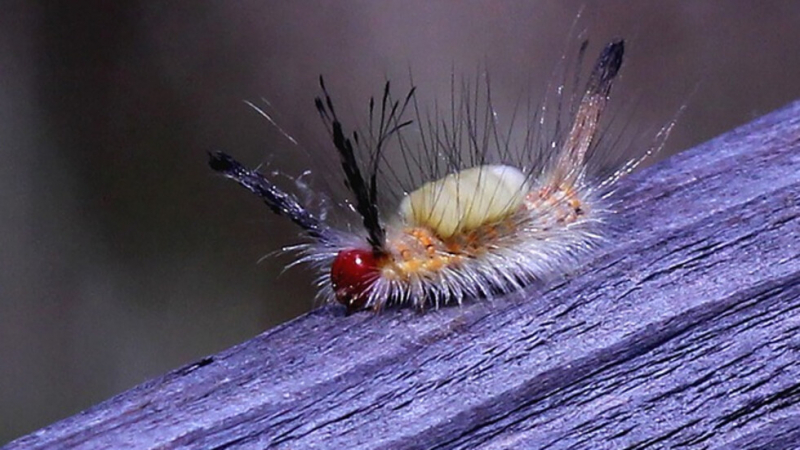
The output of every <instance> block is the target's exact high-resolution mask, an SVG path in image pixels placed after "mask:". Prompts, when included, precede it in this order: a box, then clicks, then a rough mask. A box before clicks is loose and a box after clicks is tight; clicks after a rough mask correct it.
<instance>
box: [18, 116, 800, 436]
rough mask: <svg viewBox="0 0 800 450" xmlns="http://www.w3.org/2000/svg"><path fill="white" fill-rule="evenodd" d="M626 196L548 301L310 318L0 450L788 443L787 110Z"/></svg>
mask: <svg viewBox="0 0 800 450" xmlns="http://www.w3.org/2000/svg"><path fill="white" fill-rule="evenodd" d="M621 189H622V190H623V191H624V194H622V201H623V202H624V204H626V205H627V206H625V207H624V208H625V209H624V212H622V213H620V214H619V215H618V219H619V221H618V223H617V224H616V227H615V229H616V231H615V232H614V233H613V235H612V236H611V242H610V244H609V246H608V247H607V249H606V252H605V253H603V254H602V255H600V256H599V257H598V259H596V260H595V261H594V262H593V263H591V264H590V265H588V266H587V267H585V268H583V269H582V270H581V272H580V273H576V274H573V276H571V277H570V278H569V279H567V280H562V281H561V282H560V283H558V284H556V285H553V286H549V287H548V288H547V289H544V288H538V289H537V288H532V289H530V290H529V291H528V292H524V293H520V294H518V295H512V296H508V297H506V298H502V299H497V300H494V301H478V302H474V303H471V304H468V305H465V306H463V307H451V308H445V309H442V310H439V311H431V312H428V313H425V314H419V313H416V312H414V311H410V310H402V311H388V312H385V313H383V314H380V315H374V314H370V313H360V314H356V315H353V316H350V317H345V316H344V315H343V314H342V311H341V310H340V309H338V308H335V307H328V308H323V309H319V310H317V311H314V312H312V313H310V314H307V315H305V316H303V317H301V318H299V319H297V320H294V321H292V322H290V323H287V324H284V325H282V326H279V327H277V328H275V329H272V330H269V331H267V332H266V333H264V334H262V335H260V336H257V337H255V338H254V339H252V340H250V341H248V342H245V343H243V344H241V345H238V346H236V347H234V348H231V349H229V350H227V351H224V352H221V353H219V354H217V355H214V356H210V357H208V358H205V359H202V360H200V361H197V362H196V363H194V364H191V365H188V366H186V367H183V368H181V369H178V370H175V371H173V372H171V373H168V374H166V375H164V376H163V377H161V378H158V379H155V380H152V381H149V382H147V383H145V384H143V385H141V386H139V387H136V388H134V389H131V390H130V391H128V392H125V393H122V394H120V395H118V396H116V397H114V398H112V399H110V400H108V401H106V402H104V403H101V404H99V405H97V406H95V407H93V408H91V409H89V410H87V411H85V412H83V413H81V414H78V415H76V416H74V417H71V418H68V419H66V420H63V421H61V422H58V423H55V424H53V425H51V426H49V427H47V428H44V429H42V430H40V431H38V432H36V433H33V434H31V435H29V436H25V437H23V438H21V439H19V440H17V441H14V442H12V443H10V444H9V445H8V446H7V447H5V448H6V449H8V450H11V449H15V450H16V449H34V448H86V449H89V448H103V449H105V448H202V449H211V448H215V449H217V448H226V449H227V448H264V447H270V448H286V449H290V448H291V449H301V448H341V449H355V448H365V449H379V448H479V447H480V448H548V449H567V448H595V449H597V448H629V449H638V448H679V447H680V448H745V447H746V448H752V447H755V446H757V447H769V448H790V447H791V448H799V447H800V333H799V331H800V201H799V200H798V196H799V195H800V103H795V104H793V105H791V106H789V107H788V108H786V109H784V110H782V111H779V112H776V113H773V114H771V115H769V116H766V117H763V118H761V119H759V120H757V121H755V122H753V123H751V124H749V125H747V126H745V127H742V128H741V129H738V130H736V131H734V132H731V133H729V134H726V135H724V136H722V137H720V138H718V139H716V140H714V141H711V142H709V143H707V144H704V145H701V146H699V147H697V148H695V149H693V150H691V151H688V152H685V153H683V154H680V155H678V156H676V157H673V158H671V159H669V160H667V161H664V162H663V163H661V164H658V165H656V166H654V167H651V168H649V169H646V170H643V171H641V172H639V173H637V174H634V175H633V176H631V177H629V178H628V179H627V180H624V181H623V183H622V185H621Z"/></svg>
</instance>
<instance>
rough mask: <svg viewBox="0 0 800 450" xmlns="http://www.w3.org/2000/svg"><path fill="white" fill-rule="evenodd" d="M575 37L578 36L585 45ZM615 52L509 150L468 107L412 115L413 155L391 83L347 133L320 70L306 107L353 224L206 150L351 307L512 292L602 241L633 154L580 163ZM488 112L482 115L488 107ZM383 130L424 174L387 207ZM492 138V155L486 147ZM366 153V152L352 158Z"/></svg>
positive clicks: (436, 302) (617, 60)
mask: <svg viewBox="0 0 800 450" xmlns="http://www.w3.org/2000/svg"><path fill="white" fill-rule="evenodd" d="M585 48H586V43H585V42H584V44H583V46H582V47H581V52H583V51H584V50H585ZM623 53H624V42H623V41H622V40H617V41H613V42H611V43H609V44H608V45H607V46H606V47H605V48H604V49H603V50H602V52H601V54H600V56H599V57H598V59H597V61H596V63H595V64H594V66H593V69H592V71H591V73H590V75H589V77H588V80H587V82H586V85H585V88H584V89H583V90H582V91H581V97H580V100H579V102H578V103H577V106H576V107H575V108H573V110H572V111H571V113H570V118H569V119H570V121H569V124H568V126H567V127H566V128H565V129H564V132H561V133H555V134H556V136H555V137H553V138H552V140H549V141H544V143H543V145H540V148H533V146H534V144H532V143H531V142H530V141H529V140H526V144H525V145H524V146H523V149H522V152H517V153H516V154H514V152H512V151H510V150H509V147H510V146H511V145H510V144H509V143H508V142H505V144H503V143H495V144H493V145H490V143H489V142H488V141H489V140H491V139H487V137H486V135H485V134H486V133H484V134H481V132H480V130H479V128H480V127H481V126H483V125H486V124H487V123H491V122H492V120H493V119H492V117H488V118H487V119H486V120H485V121H483V122H482V121H481V120H482V119H479V118H477V117H476V115H477V113H476V109H477V108H469V107H467V108H466V110H465V120H464V122H465V125H464V129H461V130H453V129H447V128H446V127H445V128H441V127H439V126H438V125H437V124H436V123H434V122H433V121H430V120H429V121H428V122H427V123H425V121H423V120H422V118H421V117H420V115H419V112H417V119H418V120H417V122H422V123H418V126H420V127H422V128H421V130H423V131H420V134H421V141H422V142H421V144H420V145H421V147H422V150H419V149H417V156H414V154H413V153H412V151H413V149H409V147H408V145H407V144H406V145H404V143H405V142H406V141H405V140H404V139H403V138H402V135H401V133H402V132H403V131H404V130H405V129H406V128H408V127H409V126H410V125H411V124H412V121H410V120H407V119H405V117H404V116H405V114H406V110H407V109H409V105H412V104H413V105H414V108H415V109H417V108H416V100H415V97H414V89H413V88H412V90H411V92H410V93H409V94H408V96H406V97H405V99H404V100H403V101H395V100H393V99H392V97H391V94H390V89H389V84H388V83H387V85H386V89H385V90H384V93H383V98H382V99H381V102H380V105H379V107H378V108H376V105H375V102H374V100H373V101H371V102H370V126H369V128H368V130H369V133H367V136H362V135H360V134H358V133H356V132H352V133H350V132H347V131H345V128H344V126H343V124H342V122H341V121H340V120H339V118H338V116H337V114H336V110H335V109H334V105H333V101H332V100H331V97H330V95H329V94H328V91H327V89H326V88H325V85H324V83H323V82H322V78H320V86H321V88H322V96H321V97H318V98H317V99H316V107H317V110H318V111H319V113H320V116H321V118H322V120H323V122H324V124H325V126H326V127H327V129H328V132H329V134H330V136H331V138H332V143H333V147H334V149H335V151H336V152H337V153H338V156H339V161H340V164H341V168H342V171H343V173H344V179H345V184H346V186H347V188H348V190H349V193H350V197H351V198H350V199H348V201H349V202H352V203H348V205H351V207H352V209H353V210H355V211H356V212H357V213H358V216H359V222H360V223H358V224H355V223H354V224H350V225H352V226H351V227H349V228H354V229H361V230H363V231H362V232H361V233H354V232H352V231H349V230H347V229H344V228H341V227H340V228H337V227H334V226H332V225H330V224H329V223H327V221H326V220H324V219H323V217H322V216H321V215H319V214H315V213H313V212H311V211H310V210H309V209H308V208H306V206H305V205H303V204H302V203H301V201H300V200H299V199H298V197H297V196H296V195H294V194H292V193H290V192H286V191H285V190H282V189H280V188H279V187H278V186H276V184H275V183H274V182H272V181H270V179H269V178H268V177H266V176H264V175H262V174H261V173H259V172H257V171H253V170H250V169H247V168H245V167H244V166H243V165H241V164H240V163H238V162H237V161H236V160H234V159H233V158H232V157H230V156H228V155H226V154H225V153H221V152H217V153H214V154H211V157H210V165H211V167H212V168H213V169H214V170H215V171H217V172H219V173H221V174H222V175H224V176H226V177H228V178H230V179H232V180H234V181H236V182H238V183H239V184H240V185H242V186H244V187H245V188H247V189H248V190H250V191H252V192H253V193H255V194H256V195H258V196H259V197H260V198H262V200H263V201H264V202H265V203H266V204H267V206H269V207H270V209H272V211H273V212H275V213H277V214H279V215H282V216H286V217H288V218H289V219H290V220H292V221H293V222H294V223H295V224H297V225H298V226H299V227H300V228H302V230H303V232H304V235H305V236H306V237H307V241H306V242H305V243H303V244H300V245H297V246H295V247H292V248H293V249H294V250H296V251H299V253H300V255H301V256H300V258H299V260H298V262H306V263H310V264H311V265H313V266H314V267H316V268H317V270H319V272H320V275H319V278H318V284H319V286H320V292H321V295H322V296H323V297H324V299H325V300H326V301H334V300H335V301H338V302H339V303H341V304H343V305H345V306H346V307H347V309H348V311H350V312H352V311H357V310H362V309H372V310H381V309H383V308H385V307H387V306H391V305H411V306H413V307H416V308H419V309H422V308H426V307H439V306H441V305H444V304H448V303H459V304H460V303H461V302H463V301H464V300H466V299H471V298H479V297H488V296H493V295H497V294H500V293H506V292H510V291H514V290H517V289H520V288H522V287H524V286H526V285H528V284H530V283H532V282H534V281H536V280H545V279H548V278H550V277H552V276H553V275H559V274H562V273H564V272H566V271H568V270H570V269H571V268H574V267H575V266H576V265H577V264H579V263H580V262H581V261H583V260H584V257H585V256H586V255H587V254H588V253H590V252H591V251H592V250H593V249H594V248H595V247H596V246H597V245H598V244H599V243H600V242H601V241H602V236H603V228H604V222H605V221H606V218H607V216H608V214H609V210H608V207H607V197H608V196H609V194H610V193H611V188H612V185H613V184H614V183H615V182H616V181H617V180H618V179H619V178H620V177H622V176H624V175H625V174H627V173H629V172H631V171H632V170H633V169H634V168H635V167H636V166H637V165H638V163H639V162H641V160H642V159H643V157H642V158H638V159H634V160H629V161H628V162H627V163H626V164H623V165H622V167H620V168H618V169H617V170H615V171H614V172H613V173H611V174H610V175H607V176H605V177H603V178H599V177H598V176H597V175H596V174H594V173H590V172H591V171H590V170H589V167H590V166H589V165H588V164H587V155H589V154H591V153H592V152H593V151H594V148H595V146H596V145H597V142H598V140H599V132H598V130H599V122H600V118H601V115H602V113H603V111H604V110H605V107H606V104H607V103H608V100H609V96H610V93H611V88H612V85H613V83H614V80H615V78H616V76H617V73H618V72H619V69H620V67H621V65H622V59H623ZM467 103H469V101H468V102H467ZM376 111H377V112H376ZM417 111H418V109H417ZM487 112H488V113H489V116H491V114H492V112H493V111H491V106H490V105H489V107H488V108H487ZM455 127H456V125H455V124H454V125H453V127H451V128H455ZM424 130H427V133H426V132H425V131H424ZM663 131H664V130H662V132H663ZM667 132H668V130H667ZM460 136H465V139H464V140H463V142H462V140H461V139H460ZM393 139H394V140H396V141H398V142H399V146H400V149H401V152H403V158H404V159H405V160H406V168H415V169H417V170H419V171H421V172H424V173H423V174H422V176H421V177H420V178H427V179H426V180H421V181H419V180H418V181H416V184H415V185H412V186H404V187H403V197H402V199H401V201H400V203H399V205H395V208H394V209H393V210H390V211H388V212H387V211H382V210H381V208H379V200H380V198H379V195H380V193H379V189H378V187H377V186H378V180H379V179H380V178H381V177H390V176H396V173H395V169H394V168H393V167H391V165H389V164H388V163H386V155H385V152H386V151H387V147H388V143H389V142H390V141H392V140H393ZM539 139H541V138H539ZM462 144H463V145H468V146H469V147H470V148H471V149H472V151H471V152H470V154H469V157H467V158H464V157H462V156H461V154H460V153H459V150H460V149H459V146H460V145H462ZM489 147H497V148H495V150H498V151H497V153H499V154H497V155H491V154H490V152H489V151H488V148H489ZM652 151H653V149H652V148H651V149H650V151H649V152H648V154H649V153H651V152H652ZM363 154H366V155H368V157H367V158H363V157H362V158H359V155H363ZM419 155H422V156H419ZM387 165H388V166H389V167H386V166H387ZM409 170H410V169H409ZM411 178H412V179H413V177H411Z"/></svg>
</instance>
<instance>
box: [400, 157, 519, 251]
mask: <svg viewBox="0 0 800 450" xmlns="http://www.w3.org/2000/svg"><path fill="white" fill-rule="evenodd" d="M528 191H529V185H528V178H527V177H526V176H525V174H523V173H522V172H520V170H519V169H517V168H515V167H511V166H501V165H493V166H488V165H487V166H480V167H473V168H471V169H466V170H462V171H461V172H458V173H453V174H450V175H447V176H446V177H444V178H441V179H439V180H436V181H432V182H430V183H426V184H425V185H423V186H422V187H420V188H419V189H417V190H416V191H414V192H412V193H410V194H408V195H407V196H406V197H405V198H404V199H403V201H402V202H401V203H400V215H401V216H402V217H403V220H404V221H405V223H406V224H409V225H411V226H423V227H427V228H429V229H431V230H433V231H434V232H435V233H436V234H437V235H438V236H439V237H441V238H449V237H451V236H453V235H455V234H457V233H461V232H464V231H469V230H474V229H476V228H478V227H480V226H481V225H484V224H488V223H492V222H496V221H498V220H501V219H503V218H504V217H506V216H508V215H509V214H512V213H514V212H515V211H516V210H517V209H518V208H519V206H520V205H521V204H522V202H523V201H524V200H525V195H526V194H527V193H528Z"/></svg>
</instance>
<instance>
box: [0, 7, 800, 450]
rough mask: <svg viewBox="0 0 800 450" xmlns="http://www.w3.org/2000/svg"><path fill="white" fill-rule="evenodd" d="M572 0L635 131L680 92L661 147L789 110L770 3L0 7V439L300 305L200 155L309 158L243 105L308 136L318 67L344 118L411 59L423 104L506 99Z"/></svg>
mask: <svg viewBox="0 0 800 450" xmlns="http://www.w3.org/2000/svg"><path fill="white" fill-rule="evenodd" d="M582 5H585V6H586V8H585V12H584V15H583V18H582V19H581V21H580V26H581V27H588V28H589V34H588V36H589V37H590V38H591V39H592V42H593V47H592V49H591V50H590V57H592V58H593V57H594V55H595V54H596V52H597V51H598V50H599V48H600V46H601V45H602V44H603V43H604V42H606V41H607V40H609V39H610V38H612V37H618V36H619V37H625V38H626V39H627V41H628V44H629V45H628V52H627V54H626V56H627V59H626V63H625V66H624V68H623V74H622V80H621V86H619V89H618V90H617V91H616V92H615V98H622V100H620V101H622V102H623V103H624V102H626V101H627V102H628V103H635V104H636V114H635V115H633V117H626V118H624V120H626V121H629V122H630V124H631V125H630V126H631V127H633V128H634V129H637V128H640V127H641V128H648V127H649V128H650V129H652V128H656V129H657V128H658V127H660V126H661V125H662V124H664V123H666V122H667V121H668V120H670V119H671V118H672V117H673V115H674V113H675V111H676V110H677V109H678V108H679V107H680V106H681V105H682V104H683V103H684V102H688V107H687V110H686V112H685V114H684V115H683V116H682V117H681V119H680V122H679V124H678V126H677V127H676V129H675V131H674V133H673V135H672V137H671V138H670V140H669V142H668V145H667V153H670V152H671V153H674V152H676V151H680V150H681V149H684V148H687V147H690V146H693V145H695V144H698V143H700V142H703V141H705V140H707V139H710V138H712V137H714V136H716V135H718V134H720V133H722V132H725V131H727V130H730V129H732V128H733V127H735V126H737V125H740V124H743V123H745V122H747V121H749V120H751V119H753V118H755V117H757V116H759V115H761V114H764V113H767V112H769V111H771V110H773V109H775V108H778V107H780V106H782V105H784V104H786V103H788V102H790V101H792V100H794V99H795V98H798V97H800V75H799V74H800V72H799V71H800V51H798V42H800V2H795V1H790V0H786V1H764V2H752V1H727V2H718V1H692V2H688V1H687V2H623V1H604V2H602V3H600V2H598V3H595V2H590V1H563V0H557V1H518V2H499V1H487V2H462V1H440V2H430V3H429V2H421V1H407V0H397V1H347V2H333V1H325V2H322V1H319V2H316V1H315V2H308V1H300V2H297V1H294V2H279V1H239V2H212V1H189V0H182V1H172V2H145V1H127V2H125V1H121V2H110V1H79V0H73V1H46V2H45V1H41V2H37V1H30V0H27V1H4V2H2V6H3V7H2V13H0V154H2V159H0V161H1V162H0V444H1V443H3V442H6V441H8V440H10V439H12V438H15V437H17V436H20V435H21V434H23V433H28V432H31V431H33V430H35V429H37V428H39V427H42V426H45V425H47V424H49V423H51V422H53V421H55V420H58V419H60V418H63V417H66V416H69V415H71V414H74V413H77V412H78V411H80V410H82V409H84V408H87V407H89V406H91V405H92V404H94V403H96V402H98V401H101V400H103V399H106V398H108V397H110V396H111V395H113V394H115V393H118V392H120V391H122V390H125V389H127V388H129V387H131V386H134V385H136V384H138V383H140V382H142V381H144V380H146V379H148V378H151V377H154V376H156V375H159V374H161V373H163V372H165V371H167V370H169V369H172V368H175V367H178V366H180V365H182V364H184V363H187V362H190V361H192V360H194V359H196V358H198V357H201V356H203V355H207V354H211V353H214V352H217V351H219V350H222V349H224V348H226V347H229V346H231V345H233V344H236V343H238V342H241V341H243V340H246V339H248V338H250V337H252V336H254V335H256V334H258V333H259V332H261V331H263V330H266V329H268V328H270V327H272V326H274V325H275V324H278V323H281V322H283V321H286V320H288V319H290V318H292V317H295V316H297V315H299V314H302V313H303V312H304V311H307V310H309V309H310V308H311V307H312V306H313V300H312V296H313V289H312V288H311V286H310V284H311V276H310V274H309V273H308V272H307V271H305V270H303V269H294V270H290V271H288V272H287V273H285V274H284V275H281V276H279V273H280V271H281V268H282V267H283V265H285V264H286V263H287V262H288V261H290V260H289V259H287V258H286V257H270V258H266V259H265V260H264V261H262V262H260V263H259V262H258V261H259V259H260V258H261V257H262V256H264V255H266V254H267V253H269V252H271V251H274V250H276V249H278V248H280V246H282V245H285V244H289V243H292V242H294V241H295V240H296V239H295V238H296V230H295V229H293V228H292V227H291V225H289V224H287V223H286V222H285V221H283V220H280V219H277V218H274V217H272V215H271V214H269V212H268V211H267V210H266V208H264V207H262V205H261V204H260V203H259V202H258V200H257V199H255V198H252V196H250V195H248V194H246V193H245V192H244V191H243V190H241V189H240V188H238V187H237V186H235V185H233V183H230V182H227V181H224V180H222V179H220V178H218V177H215V176H214V175H213V174H212V173H211V171H210V170H209V169H208V168H207V166H206V154H205V152H206V151H209V150H217V149H219V150H226V151H228V152H230V153H232V154H234V155H236V156H237V157H238V158H240V159H242V160H243V161H245V162H247V163H249V164H258V163H260V162H263V161H267V160H271V161H272V163H273V164H274V166H276V167H280V168H281V169H283V170H285V171H286V172H288V173H293V174H297V173H299V172H300V171H302V169H303V168H304V167H307V166H308V161H307V159H306V160H304V159H302V158H299V159H298V158H295V156H296V155H300V154H301V153H302V152H300V151H298V150H297V149H296V148H293V147H291V146H289V145H287V142H286V141H285V140H283V139H281V138H280V134H279V133H278V132H277V131H276V130H275V128H274V127H272V126H270V125H269V124H268V123H267V122H266V121H265V120H264V119H263V118H261V117H260V116H258V115H257V114H255V113H254V112H253V111H252V110H251V109H250V108H248V107H247V106H245V105H244V103H243V102H242V101H243V100H254V101H256V102H258V101H260V100H259V99H260V98H261V97H264V98H267V99H268V100H269V101H270V102H271V104H272V107H273V108H272V111H273V112H275V116H276V119H277V120H278V121H279V122H280V124H281V126H282V127H283V128H284V129H285V130H287V131H288V132H289V133H291V134H292V135H294V136H295V137H298V138H299V139H300V140H301V141H302V142H303V143H305V144H306V146H307V147H313V146H314V145H316V144H317V143H318V142H320V141H321V140H322V139H324V134H321V128H322V127H321V126H320V124H319V120H318V118H317V116H316V113H315V111H314V108H313V103H312V100H313V97H314V96H315V95H316V94H317V77H318V75H319V74H324V75H325V76H326V79H327V80H328V84H329V88H330V90H331V91H332V92H333V93H334V95H335V96H336V97H337V98H338V99H343V100H341V101H340V104H343V105H342V107H343V108H350V109H352V110H354V111H359V112H363V111H364V110H365V105H366V101H367V98H368V96H369V95H371V94H377V93H379V92H380V89H381V87H382V84H383V81H384V80H385V79H387V78H389V79H400V80H401V81H402V82H403V83H405V82H407V80H408V72H409V69H410V70H411V71H412V72H413V75H414V79H415V82H416V84H417V85H418V86H419V87H420V98H421V100H422V101H425V100H426V99H427V100H430V101H432V100H433V99H434V98H438V99H447V96H448V95H449V83H450V73H451V71H454V72H455V73H457V74H458V73H462V72H467V73H476V70H477V68H478V67H480V66H486V67H488V68H489V71H490V74H491V77H492V86H493V95H495V96H496V98H498V99H499V100H498V101H499V102H504V101H513V99H514V98H515V96H517V95H519V93H520V92H522V91H523V90H525V89H526V88H531V90H532V91H533V92H534V93H537V92H538V91H537V89H538V90H542V89H544V87H545V85H546V84H547V82H548V81H549V80H550V79H551V73H552V70H553V67H554V66H555V64H556V63H557V60H558V58H559V57H560V56H561V54H562V52H563V51H564V49H565V42H566V41H567V38H568V35H569V29H570V26H571V24H572V23H573V21H574V19H575V16H576V13H577V12H578V11H579V10H580V8H581V6H582ZM570 50H572V49H570ZM401 84H402V83H401ZM695 88H696V93H695V94H694V95H691V96H690V94H691V93H692V92H693V91H694V90H695ZM312 168H313V167H312Z"/></svg>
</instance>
